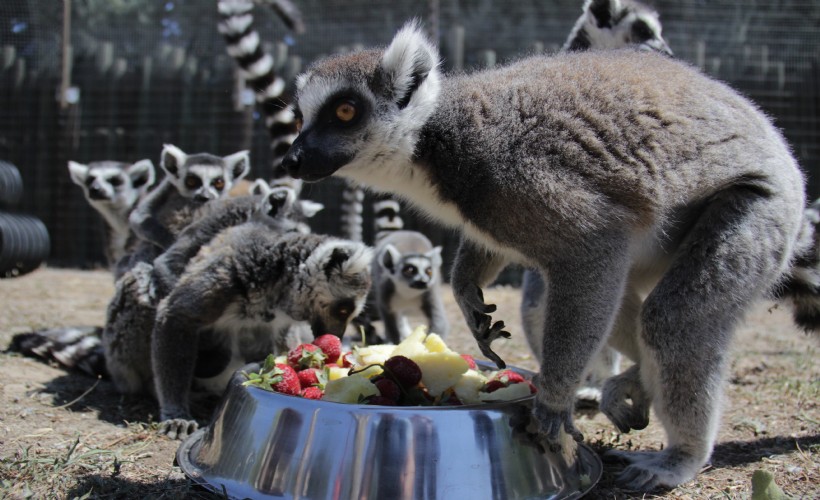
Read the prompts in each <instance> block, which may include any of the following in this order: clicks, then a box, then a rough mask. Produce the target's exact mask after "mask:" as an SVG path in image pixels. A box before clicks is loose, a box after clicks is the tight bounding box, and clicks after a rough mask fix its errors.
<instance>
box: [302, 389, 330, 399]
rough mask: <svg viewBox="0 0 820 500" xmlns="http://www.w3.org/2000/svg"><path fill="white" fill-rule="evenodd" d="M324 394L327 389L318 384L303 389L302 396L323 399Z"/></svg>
mask: <svg viewBox="0 0 820 500" xmlns="http://www.w3.org/2000/svg"><path fill="white" fill-rule="evenodd" d="M324 395H325V391H323V390H322V389H320V388H319V387H316V386H313V387H306V388H305V389H302V397H303V398H305V399H322V396H324Z"/></svg>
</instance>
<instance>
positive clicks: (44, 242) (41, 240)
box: [0, 160, 51, 278]
mask: <svg viewBox="0 0 820 500" xmlns="http://www.w3.org/2000/svg"><path fill="white" fill-rule="evenodd" d="M22 198H23V180H22V179H21V177H20V171H19V170H17V167H15V166H14V165H12V164H11V163H8V162H5V161H2V160H0V278H12V277H15V276H20V275H22V274H26V273H28V272H30V271H33V270H34V269H37V268H38V267H40V264H42V263H43V262H44V261H45V260H46V259H47V258H48V255H49V252H50V250H51V240H50V238H49V236H48V230H47V229H46V226H45V224H43V222H42V221H41V220H40V219H38V218H36V217H32V216H30V215H22V214H11V213H7V211H6V210H7V209H9V208H11V207H13V206H14V205H16V204H17V203H19V202H20V200H21V199H22Z"/></svg>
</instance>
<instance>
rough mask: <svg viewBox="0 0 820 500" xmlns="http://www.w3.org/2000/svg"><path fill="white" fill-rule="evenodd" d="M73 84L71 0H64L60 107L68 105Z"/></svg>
mask: <svg viewBox="0 0 820 500" xmlns="http://www.w3.org/2000/svg"><path fill="white" fill-rule="evenodd" d="M70 86H71V0H63V53H62V75H61V78H60V96H59V101H60V107H61V108H63V109H65V108H67V107H68V89H69V87H70Z"/></svg>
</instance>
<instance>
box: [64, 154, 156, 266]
mask: <svg viewBox="0 0 820 500" xmlns="http://www.w3.org/2000/svg"><path fill="white" fill-rule="evenodd" d="M68 171H69V174H70V175H71V180H72V181H74V183H75V184H77V185H78V186H80V187H81V188H82V189H83V194H84V195H85V199H86V200H87V201H88V203H89V204H90V205H91V206H92V207H93V208H94V209H95V210H97V212H99V213H100V215H102V217H103V219H105V222H106V258H107V260H108V264H109V265H110V266H111V267H112V268H113V267H114V265H115V264H116V263H117V262H118V261H119V260H120V259H121V258H122V257H123V256H124V255H125V254H126V253H127V252H128V251H129V250H130V247H131V246H132V244H133V241H132V240H133V232H132V231H131V228H130V226H129V224H128V216H129V215H130V214H131V211H132V210H133V209H134V207H135V206H136V205H137V203H139V201H140V200H141V199H142V198H143V197H145V193H147V192H148V189H149V188H150V187H151V186H152V185H153V184H154V180H155V176H156V173H155V171H154V164H153V163H151V160H140V161H138V162H136V163H123V162H118V161H97V162H91V163H89V164H87V165H85V164H82V163H77V162H74V161H69V162H68Z"/></svg>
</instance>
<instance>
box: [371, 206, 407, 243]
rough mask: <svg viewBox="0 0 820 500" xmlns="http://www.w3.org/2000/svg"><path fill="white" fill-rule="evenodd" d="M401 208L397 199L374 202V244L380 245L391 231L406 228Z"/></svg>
mask: <svg viewBox="0 0 820 500" xmlns="http://www.w3.org/2000/svg"><path fill="white" fill-rule="evenodd" d="M400 210H401V205H399V202H398V201H396V200H381V201H377V202H375V203H373V212H374V215H375V235H376V236H375V237H374V238H373V240H374V245H378V244H379V242H381V240H382V239H384V238H385V237H386V236H387V235H389V234H390V233H392V232H394V231H399V230H401V229H403V228H404V220H403V219H402V218H401V212H400Z"/></svg>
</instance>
